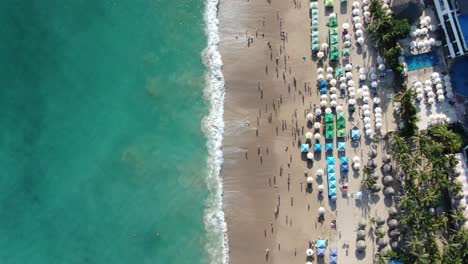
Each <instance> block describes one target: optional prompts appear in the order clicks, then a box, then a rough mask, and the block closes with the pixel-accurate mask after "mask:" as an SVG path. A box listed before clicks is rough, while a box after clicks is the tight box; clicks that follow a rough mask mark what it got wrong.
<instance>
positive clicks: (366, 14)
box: [364, 10, 371, 18]
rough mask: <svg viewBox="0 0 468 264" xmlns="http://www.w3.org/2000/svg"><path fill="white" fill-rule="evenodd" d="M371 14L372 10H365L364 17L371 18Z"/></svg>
mask: <svg viewBox="0 0 468 264" xmlns="http://www.w3.org/2000/svg"><path fill="white" fill-rule="evenodd" d="M370 16H371V12H369V11H367V10H366V11H364V17H365V18H370Z"/></svg>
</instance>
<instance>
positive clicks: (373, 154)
mask: <svg viewBox="0 0 468 264" xmlns="http://www.w3.org/2000/svg"><path fill="white" fill-rule="evenodd" d="M367 155H368V156H369V158H371V159H373V158H375V157H377V150H376V149H374V148H373V149H371V150H370V151H369V153H368V154H367Z"/></svg>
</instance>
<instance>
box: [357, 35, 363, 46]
mask: <svg viewBox="0 0 468 264" xmlns="http://www.w3.org/2000/svg"><path fill="white" fill-rule="evenodd" d="M357 43H359V45H362V44H364V38H363V37H359V38H358V39H357Z"/></svg>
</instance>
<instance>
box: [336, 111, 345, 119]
mask: <svg viewBox="0 0 468 264" xmlns="http://www.w3.org/2000/svg"><path fill="white" fill-rule="evenodd" d="M336 120H338V121H345V114H344V112H338V114H336Z"/></svg>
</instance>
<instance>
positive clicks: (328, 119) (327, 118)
mask: <svg viewBox="0 0 468 264" xmlns="http://www.w3.org/2000/svg"><path fill="white" fill-rule="evenodd" d="M334 119H335V118H334V116H333V114H325V123H333V121H334Z"/></svg>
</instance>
